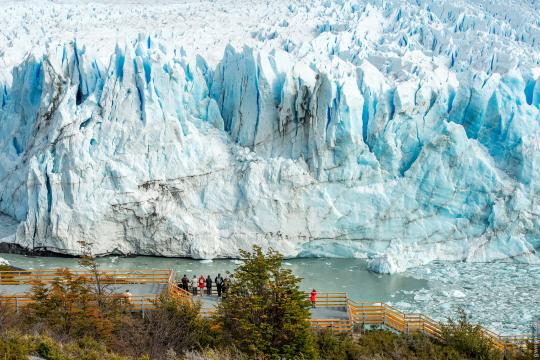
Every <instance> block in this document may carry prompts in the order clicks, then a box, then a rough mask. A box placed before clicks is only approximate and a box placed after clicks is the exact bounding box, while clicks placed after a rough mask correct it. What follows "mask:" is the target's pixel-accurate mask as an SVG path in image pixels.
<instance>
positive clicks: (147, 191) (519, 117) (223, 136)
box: [0, 1, 540, 272]
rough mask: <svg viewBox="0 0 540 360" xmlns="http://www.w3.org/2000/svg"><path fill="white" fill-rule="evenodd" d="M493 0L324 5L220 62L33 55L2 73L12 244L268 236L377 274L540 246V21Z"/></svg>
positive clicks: (517, 253)
mask: <svg viewBox="0 0 540 360" xmlns="http://www.w3.org/2000/svg"><path fill="white" fill-rule="evenodd" d="M481 3H482V2H480V1H470V2H463V3H459V2H457V3H456V2H452V5H450V4H451V3H450V2H437V1H434V2H426V4H423V5H416V3H413V2H411V3H409V2H405V3H400V2H388V3H385V4H384V5H382V6H378V5H377V4H376V2H373V4H364V3H362V4H359V3H356V2H350V1H340V2H336V3H331V2H328V1H321V2H317V1H314V4H315V5H316V6H315V9H317V11H319V14H318V17H317V19H318V20H320V21H319V23H317V24H315V26H314V27H315V32H316V36H314V37H313V39H311V40H310V41H305V42H303V43H302V44H296V43H294V42H293V41H291V40H290V39H281V37H282V36H283V35H280V34H279V31H278V30H276V31H277V33H275V34H274V33H273V32H272V31H270V32H268V31H267V32H266V33H265V34H267V35H268V34H270V35H268V36H263V35H261V33H260V32H259V33H258V35H257V36H259V37H260V38H261V39H262V40H261V41H262V42H261V44H262V45H261V44H259V45H257V46H253V47H252V46H245V47H243V48H239V47H234V46H227V47H226V48H225V50H224V54H223V56H222V58H221V60H220V61H219V62H217V63H216V64H211V63H207V61H206V60H205V58H204V56H199V55H198V56H194V55H192V54H188V53H186V51H184V50H183V49H180V50H175V49H169V48H168V47H166V46H165V45H164V43H163V42H162V41H160V38H159V37H158V38H156V37H153V36H139V38H138V39H137V41H135V42H133V43H128V44H127V45H125V46H117V47H116V48H115V50H114V53H113V54H112V56H111V57H110V59H109V60H108V65H103V64H102V61H101V59H100V58H99V57H96V56H95V54H92V53H89V51H91V47H89V46H81V45H80V44H79V43H78V42H71V43H69V44H65V45H64V44H60V45H57V46H50V47H49V49H48V50H47V51H46V53H45V54H40V53H39V52H38V53H34V54H32V55H30V56H28V57H26V58H25V60H24V61H22V62H21V64H19V65H17V66H15V67H13V71H12V73H11V75H10V76H9V77H8V76H5V79H6V80H5V81H4V82H5V84H4V85H3V86H2V87H1V88H3V91H2V92H1V93H0V94H1V95H0V106H1V107H0V149H1V153H2V154H3V156H2V158H1V159H0V212H3V213H4V214H7V215H9V216H10V217H12V218H13V219H15V220H16V221H17V222H20V224H19V225H18V227H17V229H16V233H14V234H12V235H9V236H6V237H4V238H2V239H0V241H4V242H13V243H16V244H19V245H21V246H23V247H25V248H28V249H47V250H52V251H57V252H64V253H72V254H77V253H80V251H81V245H80V243H79V241H80V240H84V241H87V242H90V243H92V246H93V251H94V252H95V253H97V254H111V253H122V254H145V255H164V256H192V257H196V258H212V257H228V256H231V257H232V256H236V255H237V254H238V249H240V248H247V247H249V246H250V245H251V244H253V243H257V244H260V245H262V246H264V247H267V246H272V247H274V248H276V249H277V250H279V251H281V252H283V253H284V254H285V255H286V256H345V257H367V258H368V259H369V262H370V267H371V269H373V270H375V271H379V272H396V271H403V270H404V269H406V268H408V267H411V266H415V265H421V264H424V263H427V262H429V261H431V260H435V259H442V260H469V261H489V260H493V259H500V258H507V257H512V258H517V259H523V260H531V259H534V258H535V257H534V256H532V254H533V253H534V251H535V250H534V249H535V247H536V248H537V247H539V246H540V240H538V239H539V236H540V231H539V224H538V220H537V214H539V213H540V209H539V205H538V201H536V200H537V192H538V188H539V186H540V184H539V185H538V186H537V183H536V181H538V180H540V174H539V172H538V171H539V170H538V166H539V165H540V164H539V161H540V158H539V156H540V155H539V154H540V153H539V152H538V146H539V145H538V144H539V143H540V141H539V140H540V127H539V124H540V65H539V62H540V56H539V55H540V49H539V46H540V32H539V31H538V27H539V24H540V17H539V16H538V15H535V14H529V16H528V17H525V20H526V21H524V18H523V17H522V18H515V17H512V16H510V17H508V16H506V15H504V10H505V9H507V7H508V5H504V3H502V2H501V3H498V2H495V3H494V4H493V7H492V8H490V10H489V11H490V12H488V11H487V10H486V11H485V12H484V13H483V15H484V16H483V17H482V16H478V15H475V14H474V13H473V12H472V10H475V9H477V8H475V7H474V6H475V4H476V5H477V4H481ZM456 4H457V5H456ZM519 4H520V6H522V7H523V8H525V9H531V8H530V7H529V8H527V3H526V2H523V3H519ZM514 5H515V4H514ZM505 6H506V7H505ZM531 6H534V4H533V5H531ZM287 9H288V12H289V13H290V14H291V16H294V17H295V18H296V17H298V16H299V14H306V13H309V10H306V9H307V6H306V7H302V6H297V5H293V4H289V5H288V7H287ZM486 14H487V15H489V16H487V15H486ZM283 21H285V20H283ZM283 21H281V22H279V24H278V25H276V29H277V28H280V27H288V24H285V23H284V22H283ZM535 21H536V22H535ZM276 40H282V41H281V42H279V44H280V47H277V46H274V45H275V44H276V43H278V42H276ZM265 44H266V45H265ZM268 44H274V45H272V46H269V45H268ZM456 44H457V45H456Z"/></svg>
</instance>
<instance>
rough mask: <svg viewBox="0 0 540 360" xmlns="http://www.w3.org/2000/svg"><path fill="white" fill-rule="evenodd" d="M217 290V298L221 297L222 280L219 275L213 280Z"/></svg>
mask: <svg viewBox="0 0 540 360" xmlns="http://www.w3.org/2000/svg"><path fill="white" fill-rule="evenodd" d="M214 280H215V283H216V288H217V296H221V290H223V278H222V277H221V274H217V277H216V278H215V279H214Z"/></svg>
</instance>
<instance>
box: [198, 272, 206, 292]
mask: <svg viewBox="0 0 540 360" xmlns="http://www.w3.org/2000/svg"><path fill="white" fill-rule="evenodd" d="M205 286H206V282H205V281H204V276H203V275H201V276H199V292H200V294H199V295H200V296H202V295H203V291H204V287H205Z"/></svg>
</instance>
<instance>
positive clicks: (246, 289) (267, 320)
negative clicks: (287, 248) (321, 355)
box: [216, 246, 315, 359]
mask: <svg viewBox="0 0 540 360" xmlns="http://www.w3.org/2000/svg"><path fill="white" fill-rule="evenodd" d="M240 253H241V256H242V258H243V260H244V262H243V264H242V265H241V266H239V267H238V268H237V269H236V270H235V271H234V273H233V275H232V277H231V284H230V288H229V291H228V294H227V297H226V298H225V299H223V300H222V301H221V303H220V304H219V306H218V311H217V315H216V320H217V322H218V324H219V325H220V326H221V328H222V329H223V330H224V336H225V337H226V338H227V340H228V341H229V342H230V343H231V344H233V345H235V346H236V347H237V348H238V349H240V350H242V351H244V352H246V353H248V354H250V355H253V356H255V357H258V356H268V357H270V358H276V359H277V358H287V359H291V358H297V357H302V358H313V357H314V356H315V355H314V354H315V351H314V345H313V339H312V334H311V331H310V324H309V322H308V319H309V317H310V312H309V307H310V304H309V302H308V300H307V298H306V296H305V294H304V293H303V292H302V291H300V290H299V288H298V285H299V283H300V281H301V279H300V278H298V277H296V276H295V275H294V274H293V273H292V272H291V271H290V270H288V269H284V268H283V266H282V263H283V256H282V255H281V254H279V253H278V252H276V251H274V250H272V249H270V250H269V251H268V252H267V253H266V254H265V253H264V252H263V251H262V249H261V248H260V247H258V246H254V247H253V251H252V252H247V251H241V252H240Z"/></svg>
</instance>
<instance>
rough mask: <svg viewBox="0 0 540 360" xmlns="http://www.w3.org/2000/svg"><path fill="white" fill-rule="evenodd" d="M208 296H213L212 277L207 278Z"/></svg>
mask: <svg viewBox="0 0 540 360" xmlns="http://www.w3.org/2000/svg"><path fill="white" fill-rule="evenodd" d="M206 294H207V295H208V296H212V278H211V277H210V275H208V277H207V278H206Z"/></svg>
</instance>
